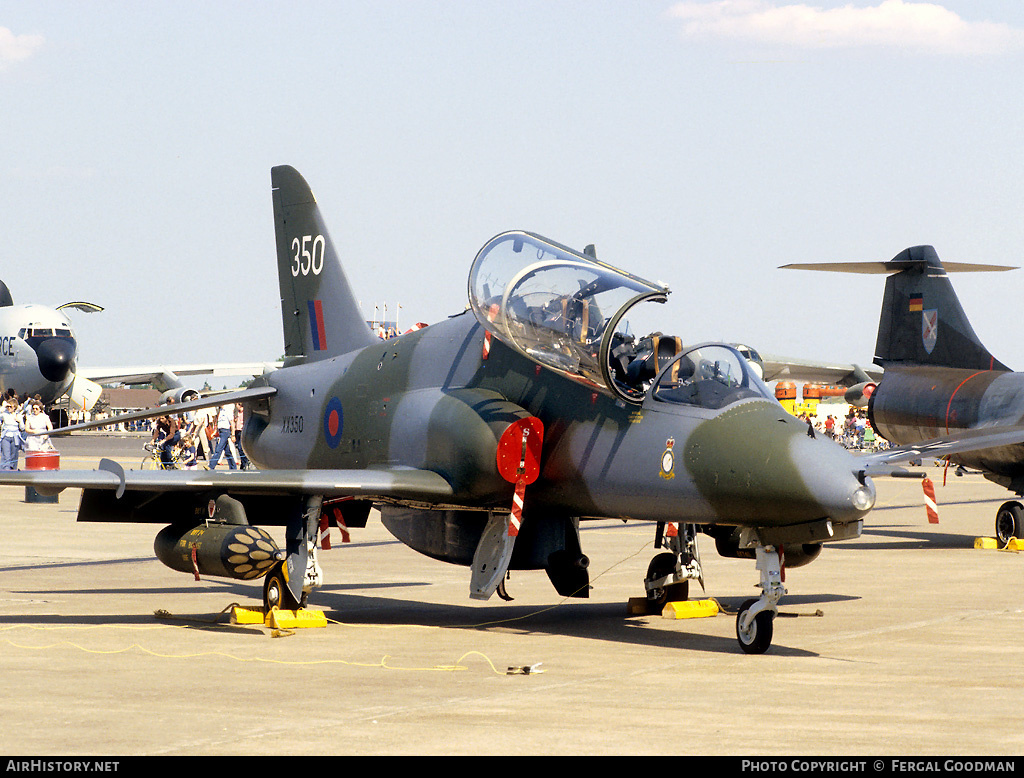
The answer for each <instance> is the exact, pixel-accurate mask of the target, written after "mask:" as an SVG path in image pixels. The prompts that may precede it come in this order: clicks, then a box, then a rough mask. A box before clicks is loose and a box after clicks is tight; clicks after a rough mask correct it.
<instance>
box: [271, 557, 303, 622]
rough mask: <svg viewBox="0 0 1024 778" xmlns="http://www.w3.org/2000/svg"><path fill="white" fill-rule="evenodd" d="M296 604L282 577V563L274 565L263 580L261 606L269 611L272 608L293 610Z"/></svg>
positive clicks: (296, 607)
mask: <svg viewBox="0 0 1024 778" xmlns="http://www.w3.org/2000/svg"><path fill="white" fill-rule="evenodd" d="M298 606H299V603H298V602H297V601H296V599H295V597H293V596H292V592H291V590H290V589H289V588H288V582H287V581H286V580H285V577H284V563H283V562H282V563H280V564H276V565H274V567H273V568H272V569H271V571H270V572H269V573H267V577H266V578H265V579H264V581H263V607H264V608H265V609H266V610H267V611H268V612H269V611H270V610H271V609H272V608H277V609H278V610H285V611H293V610H297V609H298Z"/></svg>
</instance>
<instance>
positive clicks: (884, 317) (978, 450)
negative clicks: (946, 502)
mask: <svg viewBox="0 0 1024 778" xmlns="http://www.w3.org/2000/svg"><path fill="white" fill-rule="evenodd" d="M784 267H785V268H787V269H795V270H824V271H832V272H841V273H879V274H887V275H888V276H889V278H887V279H886V283H885V293H884V297H883V300H882V312H881V317H880V319H879V323H878V337H877V340H876V343H875V357H874V362H875V363H876V364H877V365H879V366H880V367H882V368H883V369H884V372H883V373H882V374H881V376H880V377H876V378H873V379H871V380H864V381H863V382H861V383H858V384H856V385H854V386H851V388H850V390H848V392H847V396H848V399H850V400H851V401H853V402H854V404H860V405H866V406H867V408H868V413H869V417H870V420H871V425H872V427H874V429H875V431H876V432H877V433H878V434H880V435H881V436H882V437H884V438H886V439H887V440H890V441H892V442H893V443H896V444H898V445H901V446H904V447H906V446H912V445H913V444H916V443H920V442H922V441H929V446H928V448H929V450H930V452H931V453H933V454H935V455H936V456H942V455H943V454H944V453H945V452H944V451H943V447H942V445H943V444H942V442H943V441H953V440H957V441H965V440H969V439H971V438H975V439H978V440H980V439H982V438H984V437H988V438H990V442H991V445H989V446H985V447H974V448H972V449H971V450H969V451H964V452H962V453H953V452H948V459H949V461H951V462H952V463H954V464H958V465H963V466H965V467H970V468H974V469H977V470H980V471H981V472H982V473H983V474H984V475H985V477H986V478H988V479H989V480H991V481H994V482H995V483H998V484H999V485H1001V486H1004V487H1006V488H1007V489H1009V490H1010V491H1012V492H1014V493H1016V494H1017V495H1018V496H1021V495H1024V446H1022V445H1021V444H1020V443H1019V442H1017V441H1016V440H1014V437H1015V435H1014V432H1013V430H1014V429H1015V428H1018V427H1019V426H1020V425H1021V424H1022V423H1024V374H1022V373H1015V372H1012V371H1011V370H1010V368H1008V367H1007V366H1006V365H1004V364H1003V363H1002V362H1000V361H999V360H997V359H996V358H995V357H994V356H992V354H991V353H989V351H988V349H986V348H985V346H984V345H983V344H982V343H981V341H980V339H979V338H978V336H977V335H976V334H975V332H974V328H973V327H971V324H970V322H969V321H968V319H967V315H966V314H965V313H964V310H963V307H962V306H961V305H960V301H959V299H958V298H957V296H956V292H954V291H953V285H952V284H951V283H950V280H949V276H948V275H947V273H951V272H967V271H1005V270H1014V269H1016V268H1013V267H1008V266H1005V265H981V264H966V263H946V264H945V265H944V264H943V263H942V262H941V261H940V260H939V256H938V254H937V253H936V251H935V249H934V248H933V247H932V246H913V247H911V248H908V249H905V250H904V251H902V252H900V253H899V254H897V255H896V256H895V257H893V258H892V259H891V260H889V261H888V262H841V263H809V264H791V265H785V266H784ZM844 369H845V368H837V370H839V371H840V372H842V371H843V370H844ZM794 372H799V368H798V367H796V368H794ZM858 400H860V402H859V403H858V402H857V401H858ZM1000 433H1003V434H1002V436H1001V437H1000ZM995 531H996V536H997V537H998V539H999V541H1000V542H1001V543H1003V544H1004V545H1005V543H1006V542H1007V541H1008V540H1009V539H1010V538H1011V537H1017V538H1020V537H1024V505H1022V504H1021V503H1020V502H1018V501H1010V502H1006V503H1004V504H1003V505H1002V506H1000V508H999V510H998V511H997V512H996V521H995Z"/></svg>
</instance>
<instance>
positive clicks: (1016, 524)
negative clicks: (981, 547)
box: [996, 501, 1024, 546]
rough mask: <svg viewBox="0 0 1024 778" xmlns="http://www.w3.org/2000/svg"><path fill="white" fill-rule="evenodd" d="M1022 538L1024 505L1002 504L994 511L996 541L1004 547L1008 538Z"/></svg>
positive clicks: (1017, 503) (1023, 531)
mask: <svg viewBox="0 0 1024 778" xmlns="http://www.w3.org/2000/svg"><path fill="white" fill-rule="evenodd" d="M1021 537H1024V505H1021V504H1020V503H1019V502H1013V501H1011V502H1004V503H1003V504H1002V505H1000V506H999V510H998V511H996V540H998V541H999V543H1000V545H1003V546H1005V545H1006V544H1007V543H1008V542H1009V541H1010V538H1021Z"/></svg>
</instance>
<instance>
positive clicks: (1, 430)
mask: <svg viewBox="0 0 1024 778" xmlns="http://www.w3.org/2000/svg"><path fill="white" fill-rule="evenodd" d="M23 429H24V422H23V420H22V416H21V414H19V413H18V403H17V401H15V400H14V399H12V398H10V397H8V398H7V399H6V400H5V401H4V406H3V411H2V412H0V470H17V469H18V448H19V447H20V446H21V432H22V430H23Z"/></svg>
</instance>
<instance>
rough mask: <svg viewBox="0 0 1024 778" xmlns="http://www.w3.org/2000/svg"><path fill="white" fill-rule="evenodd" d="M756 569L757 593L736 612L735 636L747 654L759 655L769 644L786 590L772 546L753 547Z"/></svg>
mask: <svg viewBox="0 0 1024 778" xmlns="http://www.w3.org/2000/svg"><path fill="white" fill-rule="evenodd" d="M757 569H758V570H759V571H760V573H761V582H760V584H758V585H759V586H760V587H761V596H760V597H759V598H757V599H756V600H747V601H746V602H744V603H743V605H742V606H741V607H740V610H739V613H737V614H736V639H737V640H738V641H739V644H740V648H742V649H743V651H744V653H747V654H763V653H764V652H765V651H767V650H768V648H769V646H771V644H772V634H773V631H774V622H775V615H776V614H777V613H778V612H779V600H781V599H782V595H784V594H785V593H786V588H785V587H784V586H783V585H782V560H781V559H780V558H779V550H778V549H777V548H776V547H775V546H758V547H757Z"/></svg>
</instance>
